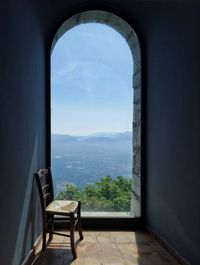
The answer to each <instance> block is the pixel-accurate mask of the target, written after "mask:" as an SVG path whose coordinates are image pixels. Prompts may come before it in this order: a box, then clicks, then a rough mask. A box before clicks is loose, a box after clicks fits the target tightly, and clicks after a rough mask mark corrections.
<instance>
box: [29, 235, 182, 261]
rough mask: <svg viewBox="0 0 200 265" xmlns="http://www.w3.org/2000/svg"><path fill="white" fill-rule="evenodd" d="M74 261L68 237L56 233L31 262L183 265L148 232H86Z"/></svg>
mask: <svg viewBox="0 0 200 265" xmlns="http://www.w3.org/2000/svg"><path fill="white" fill-rule="evenodd" d="M77 255H78V258H77V259H76V260H74V261H73V259H72V254H71V250H70V244H69V238H65V237H61V236H54V238H53V241H52V242H51V243H50V244H49V246H48V248H47V250H46V251H45V252H41V253H40V254H39V256H38V257H37V259H36V260H35V262H34V263H33V264H32V265H178V264H179V265H180V263H179V262H177V261H176V259H175V258H174V257H173V256H172V255H171V254H169V253H168V252H167V250H166V249H165V248H164V247H163V246H162V245H161V244H160V243H159V242H158V241H156V240H155V239H154V238H153V237H152V236H151V235H149V234H148V233H145V232H108V231H104V232H100V231H97V232H84V240H83V241H81V242H80V243H79V244H78V247H77Z"/></svg>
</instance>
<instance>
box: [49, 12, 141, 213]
mask: <svg viewBox="0 0 200 265" xmlns="http://www.w3.org/2000/svg"><path fill="white" fill-rule="evenodd" d="M84 23H101V24H106V25H108V26H110V27H112V28H113V29H115V30H116V31H117V32H119V33H120V34H121V35H122V36H123V37H124V38H125V40H126V42H127V44H128V46H129V48H130V50H131V53H132V58H133V84H132V85H133V95H134V96H133V98H134V99H133V139H132V145H133V163H132V178H133V187H132V200H131V214H132V216H133V217H140V216H141V52H140V44H139V40H138V37H137V35H136V33H135V31H134V30H133V29H132V28H131V26H130V25H129V24H128V23H127V22H125V21H124V20H123V19H121V18H120V17H119V16H116V15H114V14H113V13H110V12H106V11H99V10H95V11H93V10H91V11H85V12H81V13H78V14H76V15H74V16H72V17H71V18H69V19H67V20H66V21H65V22H64V23H63V24H62V25H61V26H60V27H59V29H58V30H57V32H56V34H55V35H54V38H53V41H52V45H51V51H53V48H54V46H55V45H56V42H57V41H58V40H59V39H60V38H61V36H62V35H63V34H64V33H66V32H67V31H68V30H69V29H71V28H73V27H74V26H78V25H80V24H84Z"/></svg>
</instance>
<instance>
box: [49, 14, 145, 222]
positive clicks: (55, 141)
mask: <svg viewBox="0 0 200 265" xmlns="http://www.w3.org/2000/svg"><path fill="white" fill-rule="evenodd" d="M88 43H90V44H91V46H90V45H88ZM87 46H88V47H87ZM98 46H100V47H98ZM51 69H52V73H51V108H52V110H51V124H52V127H51V132H52V136H51V154H52V155H51V160H52V170H53V173H54V174H53V176H54V185H55V189H56V193H57V197H58V198H59V199H62V198H65V199H66V196H68V197H67V198H68V199H81V200H82V201H83V209H85V214H86V215H89V216H94V215H95V216H102V215H103V216H111V217H115V216H116V217H118V216H120V217H121V216H123V217H140V211H141V210H140V205H141V203H140V202H141V188H140V178H141V168H140V161H141V69H140V47H139V42H138V38H137V36H136V34H135V32H134V31H133V29H132V28H131V27H130V26H129V25H128V24H127V23H126V22H125V21H124V20H122V19H121V18H119V17H118V16H115V15H113V14H111V13H108V12H104V11H87V12H83V13H80V14H77V15H75V16H73V17H71V18H70V19H69V20H67V21H66V22H65V23H64V24H63V25H62V26H61V27H60V28H59V29H58V31H57V33H56V35H55V37H54V40H53V43H52V58H51ZM124 79H125V80H124ZM108 175H109V176H108ZM100 176H101V177H102V178H100ZM70 196H71V197H70ZM77 196H80V198H77ZM113 196H115V197H113ZM127 198H128V200H129V202H127ZM84 204H85V205H84Z"/></svg>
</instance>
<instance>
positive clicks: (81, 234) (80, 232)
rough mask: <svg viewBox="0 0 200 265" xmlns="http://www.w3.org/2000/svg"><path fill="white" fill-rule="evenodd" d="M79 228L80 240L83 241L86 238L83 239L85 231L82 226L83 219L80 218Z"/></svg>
mask: <svg viewBox="0 0 200 265" xmlns="http://www.w3.org/2000/svg"><path fill="white" fill-rule="evenodd" d="M77 227H78V233H79V237H80V240H83V238H84V237H83V230H82V225H81V218H79V220H78V224H77Z"/></svg>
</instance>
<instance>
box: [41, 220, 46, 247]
mask: <svg viewBox="0 0 200 265" xmlns="http://www.w3.org/2000/svg"><path fill="white" fill-rule="evenodd" d="M45 249H46V224H45V222H43V232H42V251H45Z"/></svg>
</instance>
